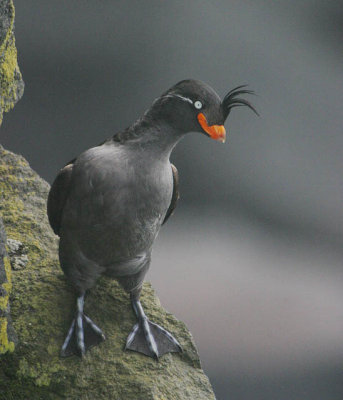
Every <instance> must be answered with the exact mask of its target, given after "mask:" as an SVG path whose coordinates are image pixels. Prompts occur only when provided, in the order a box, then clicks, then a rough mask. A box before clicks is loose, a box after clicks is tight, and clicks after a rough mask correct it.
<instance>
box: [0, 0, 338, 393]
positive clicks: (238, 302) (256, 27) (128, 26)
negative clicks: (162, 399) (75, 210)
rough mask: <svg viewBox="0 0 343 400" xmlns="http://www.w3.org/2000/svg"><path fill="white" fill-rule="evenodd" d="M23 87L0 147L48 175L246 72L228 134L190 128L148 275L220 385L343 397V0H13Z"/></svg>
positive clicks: (177, 156) (231, 389) (177, 155)
mask: <svg viewBox="0 0 343 400" xmlns="http://www.w3.org/2000/svg"><path fill="white" fill-rule="evenodd" d="M15 5H16V40H17V48H18V52H19V64H20V67H21V71H22V73H23V77H24V80H25V83H26V89H25V94H24V97H23V99H22V100H21V101H20V102H19V103H18V104H17V106H16V107H15V109H14V110H13V111H11V113H9V114H8V115H6V116H5V119H4V123H3V125H2V127H1V130H0V135H1V136H0V138H1V139H0V140H1V143H2V144H3V145H4V146H5V147H6V148H8V149H10V150H12V151H15V152H17V153H21V154H23V155H24V156H25V157H26V158H27V159H28V160H29V162H30V163H31V166H32V167H33V168H34V169H35V170H36V171H37V172H38V173H39V174H40V175H41V176H43V177H44V178H45V179H47V180H48V181H49V182H50V183H51V182H52V179H53V178H54V176H55V175H56V173H57V170H58V169H59V168H60V167H61V166H63V165H64V163H66V162H67V161H69V160H70V159H72V158H73V157H74V156H75V155H77V154H79V153H80V152H82V151H83V150H84V149H87V148H88V147H91V146H93V145H96V144H97V143H99V142H101V141H102V140H104V139H105V138H107V137H109V136H111V135H112V134H113V133H114V132H116V131H118V130H121V129H123V128H125V127H126V126H127V125H129V124H131V123H132V122H133V121H134V120H135V119H136V118H137V117H138V116H140V115H141V114H142V113H143V112H144V111H145V109H146V108H148V107H149V106H150V104H151V102H152V101H153V100H154V98H156V97H158V96H159V95H160V94H161V93H162V92H163V91H165V90H166V89H167V88H168V87H170V86H172V85H173V84H175V83H176V82H178V81H179V80H181V79H185V78H195V79H200V80H203V81H205V82H207V83H209V84H210V85H211V86H212V87H213V88H214V89H215V90H217V92H218V93H219V94H220V95H221V96H223V95H224V94H225V93H226V92H227V91H228V90H229V89H231V88H232V87H234V86H237V85H239V84H244V83H248V84H249V86H250V87H251V88H252V89H254V90H255V91H256V92H257V93H258V97H255V98H253V99H251V100H252V101H253V102H254V104H255V106H256V107H257V109H258V110H259V112H260V113H261V117H260V118H257V117H256V116H255V115H254V114H253V113H251V112H250V111H248V110H247V109H235V110H234V111H233V112H232V114H231V115H230V118H229V120H228V121H227V123H226V128H227V131H228V139H227V143H226V144H225V145H221V144H220V143H218V142H215V141H212V140H209V139H207V138H206V137H204V136H203V135H199V134H195V133H193V134H190V135H188V136H187V137H186V138H185V139H184V140H183V141H182V142H181V143H180V144H179V145H178V147H177V148H176V149H175V151H174V153H173V156H172V160H173V162H174V163H175V164H176V165H177V167H178V170H179V174H180V178H181V197H182V199H181V201H180V203H179V205H178V209H177V210H176V213H175V214H174V216H173V218H172V219H171V220H170V221H169V222H168V224H167V226H166V227H165V228H164V229H163V230H162V231H161V233H160V236H159V238H158V240H157V242H156V245H155V252H154V258H153V263H152V267H151V271H150V273H149V279H150V280H151V281H152V282H153V284H154V286H155V288H156V290H157V292H158V295H159V297H160V298H161V301H162V303H163V305H164V306H165V307H166V308H167V309H168V310H170V311H171V312H173V313H174V314H176V315H177V316H178V317H179V318H180V319H182V320H184V321H185V322H186V323H187V325H188V326H189V328H190V329H191V331H192V333H193V335H194V337H195V340H196V342H197V344H198V347H199V351H200V354H201V357H202V360H203V367H204V369H205V371H206V373H207V374H208V375H209V377H210V379H211V382H212V384H213V386H214V390H215V392H216V395H217V398H218V399H219V400H224V399H225V400H226V399H244V400H250V399H263V400H269V399H270V400H272V399H273V400H274V399H278V400H283V399H285V400H290V399H291V400H293V399H294V400H295V399H301V400H307V399H311V400H317V399H318V400H336V399H337V400H339V399H342V398H343V291H342V286H343V269H342V234H343V210H342V167H343V160H342V156H341V155H342V146H343V134H342V126H343V125H342V122H343V118H342V104H343V90H342V89H343V68H342V62H343V45H342V43H343V40H342V39H343V37H342V36H343V4H342V2H341V1H324V0H318V1H316V0H305V1H278V2H271V1H262V0H255V1H245V2H242V1H227V0H226V1H224V0H222V1H193V2H183V1H168V2H167V1H150V2H144V1H125V2H124V1H85V0H84V1H75V0H73V1H71V0H69V1H64V0H58V1H57V0H49V1H43V0H35V1H32V0H16V1H15Z"/></svg>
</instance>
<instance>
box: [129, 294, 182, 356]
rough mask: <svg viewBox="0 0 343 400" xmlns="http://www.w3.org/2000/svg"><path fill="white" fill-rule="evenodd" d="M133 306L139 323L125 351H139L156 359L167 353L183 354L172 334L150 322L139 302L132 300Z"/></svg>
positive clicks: (130, 336) (131, 334)
mask: <svg viewBox="0 0 343 400" xmlns="http://www.w3.org/2000/svg"><path fill="white" fill-rule="evenodd" d="M132 306H133V309H134V310H135V313H136V315H137V318H138V323H137V324H136V325H135V326H134V328H133V330H132V332H131V333H130V335H129V336H128V338H127V341H126V346H125V350H132V351H137V352H139V353H143V354H145V355H147V356H149V357H153V358H155V359H158V358H159V357H161V356H163V354H166V353H178V352H182V348H181V346H180V344H179V342H178V341H177V340H176V339H175V338H174V336H173V335H172V334H171V333H169V332H168V331H167V330H166V329H164V328H162V327H161V326H159V325H157V324H155V323H153V322H151V321H149V320H148V318H147V317H146V315H145V313H144V310H143V308H142V305H141V303H140V302H139V300H132Z"/></svg>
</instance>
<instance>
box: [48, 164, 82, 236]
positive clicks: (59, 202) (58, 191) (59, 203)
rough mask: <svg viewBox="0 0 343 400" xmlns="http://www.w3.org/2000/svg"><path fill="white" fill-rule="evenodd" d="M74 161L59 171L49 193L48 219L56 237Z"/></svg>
mask: <svg viewBox="0 0 343 400" xmlns="http://www.w3.org/2000/svg"><path fill="white" fill-rule="evenodd" d="M75 160H76V159H74V160H72V161H70V162H69V163H68V164H67V165H66V166H65V167H63V168H62V169H61V170H60V172H59V174H58V175H57V176H56V179H55V180H54V183H53V184H52V186H51V189H50V192H49V196H48V217H49V222H50V225H51V227H52V229H53V231H54V232H55V233H56V235H59V233H60V228H61V222H62V214H63V208H64V205H65V203H66V200H67V198H68V194H69V189H70V184H71V175H72V172H73V167H74V162H75Z"/></svg>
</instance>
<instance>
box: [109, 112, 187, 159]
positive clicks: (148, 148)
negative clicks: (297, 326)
mask: <svg viewBox="0 0 343 400" xmlns="http://www.w3.org/2000/svg"><path fill="white" fill-rule="evenodd" d="M184 135H185V132H180V131H179V130H178V129H177V128H175V127H173V126H171V125H169V124H168V123H166V122H165V121H163V120H156V119H154V120H151V118H149V116H147V115H144V116H143V117H142V118H140V119H139V120H137V121H136V122H135V123H134V124H132V125H131V126H130V127H129V128H127V129H125V131H123V132H121V133H119V134H117V135H115V136H114V137H113V140H115V141H119V142H121V143H123V144H124V143H125V145H127V146H131V147H133V148H137V149H139V150H140V151H144V152H147V153H151V154H154V155H155V156H156V157H158V158H166V159H169V156H170V154H171V152H172V150H173V149H174V147H175V146H176V144H177V143H178V142H179V141H180V139H182V137H183V136H184Z"/></svg>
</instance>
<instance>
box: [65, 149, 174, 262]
mask: <svg viewBox="0 0 343 400" xmlns="http://www.w3.org/2000/svg"><path fill="white" fill-rule="evenodd" d="M81 167H82V168H81ZM73 183H74V186H73V190H72V193H71V195H70V198H69V200H68V204H67V207H66V212H65V215H64V218H63V221H64V225H65V226H64V230H69V231H73V232H74V237H75V238H77V241H78V246H79V247H80V248H81V249H82V251H83V252H84V254H85V255H86V256H87V257H90V258H91V259H93V260H94V259H96V260H97V261H98V262H99V263H101V264H104V265H105V264H109V263H113V262H114V261H115V260H117V259H119V260H122V259H126V258H130V257H133V256H135V255H136V254H141V253H142V252H145V251H150V249H151V246H152V244H153V242H154V240H155V238H156V236H157V234H158V231H159V229H160V226H161V224H162V222H163V219H164V216H165V214H166V212H167V210H168V207H169V205H170V201H171V196H172V190H173V178H172V172H171V167H170V164H169V162H168V163H162V162H156V163H155V164H153V163H147V164H145V163H144V162H137V160H130V159H129V158H127V157H126V158H122V159H121V160H120V162H118V159H114V160H113V158H108V157H104V158H102V160H101V162H100V161H99V159H97V158H96V159H95V160H90V161H88V162H86V163H84V165H81V166H80V167H79V168H78V170H76V172H75V176H74V182H73Z"/></svg>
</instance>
